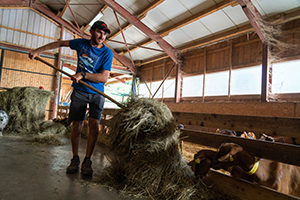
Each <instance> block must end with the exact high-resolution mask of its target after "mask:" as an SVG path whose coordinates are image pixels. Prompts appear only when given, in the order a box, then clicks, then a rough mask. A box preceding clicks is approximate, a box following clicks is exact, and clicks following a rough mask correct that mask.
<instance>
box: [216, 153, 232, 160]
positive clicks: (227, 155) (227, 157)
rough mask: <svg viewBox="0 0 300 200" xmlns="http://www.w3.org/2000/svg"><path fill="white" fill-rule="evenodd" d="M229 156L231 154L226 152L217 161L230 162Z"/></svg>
mask: <svg viewBox="0 0 300 200" xmlns="http://www.w3.org/2000/svg"><path fill="white" fill-rule="evenodd" d="M230 157H231V155H230V154H229V153H227V154H226V155H224V156H222V157H221V158H219V159H218V161H219V162H231V159H230Z"/></svg>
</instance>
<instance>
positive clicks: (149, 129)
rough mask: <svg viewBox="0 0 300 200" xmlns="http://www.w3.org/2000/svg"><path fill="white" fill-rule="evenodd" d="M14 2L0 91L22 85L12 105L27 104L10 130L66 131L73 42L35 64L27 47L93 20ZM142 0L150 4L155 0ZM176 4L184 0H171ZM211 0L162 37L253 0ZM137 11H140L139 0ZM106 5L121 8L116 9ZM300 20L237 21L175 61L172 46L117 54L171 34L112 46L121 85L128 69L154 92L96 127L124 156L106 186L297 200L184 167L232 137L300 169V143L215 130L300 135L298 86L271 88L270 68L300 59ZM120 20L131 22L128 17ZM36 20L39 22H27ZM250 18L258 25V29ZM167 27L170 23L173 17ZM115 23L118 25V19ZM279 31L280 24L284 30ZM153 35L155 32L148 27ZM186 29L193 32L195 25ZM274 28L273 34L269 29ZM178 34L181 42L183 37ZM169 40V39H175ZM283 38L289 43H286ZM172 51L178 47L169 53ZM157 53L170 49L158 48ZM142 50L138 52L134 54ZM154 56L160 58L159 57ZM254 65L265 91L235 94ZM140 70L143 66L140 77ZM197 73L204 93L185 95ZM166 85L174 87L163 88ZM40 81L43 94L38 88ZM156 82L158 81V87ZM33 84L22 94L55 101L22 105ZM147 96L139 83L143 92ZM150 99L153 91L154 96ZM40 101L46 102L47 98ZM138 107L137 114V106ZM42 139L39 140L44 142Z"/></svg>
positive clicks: (153, 193)
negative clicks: (222, 87)
mask: <svg viewBox="0 0 300 200" xmlns="http://www.w3.org/2000/svg"><path fill="white" fill-rule="evenodd" d="M0 1H1V0H0ZM41 1H42V0H41ZM124 1H125V0H124ZM12 2H13V3H15V4H18V3H19V4H20V5H21V7H22V8H21V9H19V8H15V7H13V6H12V5H8V4H9V2H8V1H5V0H4V1H1V3H3V5H6V6H4V7H1V9H0V13H1V14H2V15H0V16H1V18H0V19H1V20H0V25H1V26H0V30H1V41H0V55H1V57H0V86H1V87H0V90H1V91H0V97H1V93H2V95H3V94H4V93H6V94H7V93H8V92H9V91H12V90H18V91H22V92H21V93H17V95H14V98H11V97H9V98H7V99H6V101H9V100H11V102H17V104H18V106H15V108H20V110H21V111H24V112H25V113H23V115H22V116H20V118H22V117H23V118H22V120H23V121H21V120H14V121H13V122H14V123H11V124H8V126H7V130H13V129H14V128H15V127H17V130H18V131H19V132H22V131H24V130H25V131H27V128H28V127H29V128H28V130H29V129H30V130H31V129H34V133H37V132H39V133H46V134H48V133H49V132H60V131H61V132H66V131H67V130H66V128H65V127H64V126H62V125H61V126H60V125H57V124H56V125H57V130H52V129H50V128H51V127H52V125H53V122H52V121H53V120H55V119H59V120H63V119H67V118H68V114H69V106H65V105H64V103H65V104H68V103H69V102H70V95H71V93H72V87H71V84H72V81H71V79H70V78H68V77H65V76H63V75H62V74H61V73H59V71H60V70H61V69H68V70H71V72H73V73H75V71H76V67H75V66H76V64H77V63H76V62H77V57H76V55H75V53H74V52H73V51H72V50H70V49H66V48H62V49H60V50H59V51H56V50H54V51H48V52H43V53H42V54H41V59H42V60H45V61H46V62H47V63H48V64H46V65H45V64H44V63H42V62H38V61H36V60H34V61H32V60H29V59H28V52H29V51H31V50H32V49H34V48H37V47H38V46H40V45H43V44H44V43H46V41H47V42H50V41H58V40H65V39H67V40H71V39H75V38H79V37H81V36H80V35H81V34H86V30H87V28H88V25H86V27H83V29H82V30H83V31H82V30H80V31H79V32H78V30H77V28H76V27H75V26H74V24H73V25H70V24H69V22H67V21H65V20H64V19H62V18H59V17H58V15H63V12H65V10H67V9H68V6H67V5H65V7H64V9H62V10H63V12H62V13H58V14H57V15H56V14H53V13H49V12H50V11H49V10H45V7H43V6H40V5H39V3H37V2H36V3H31V2H35V1H30V5H29V6H28V7H23V6H24V5H25V4H27V2H25V1H21V0H14V1H12ZM68 2H70V1H68ZM101 2H105V3H106V4H107V5H103V7H101V10H102V11H103V10H105V9H108V8H109V7H114V6H111V4H110V3H115V2H116V1H111V0H103V1H101ZM136 2H139V1H136ZM140 2H142V1H140ZM143 2H144V3H145V2H148V3H149V2H150V1H143ZM163 2H165V3H166V2H170V1H168V0H165V1H161V0H157V1H153V2H152V3H151V4H150V5H148V6H149V7H148V9H151V8H154V7H156V6H159V5H160V4H162V3H163ZM172 2H177V3H178V2H183V1H175V0H172ZM186 2H187V1H186ZM189 2H190V3H191V2H196V1H189ZM211 2H213V3H212V4H214V5H212V6H208V7H207V8H206V9H204V10H202V9H200V10H201V11H200V12H198V13H197V14H195V15H194V16H191V17H189V18H185V19H182V20H181V17H184V15H181V17H178V16H177V17H176V19H175V20H174V21H173V22H172V25H169V27H165V28H164V29H161V30H159V36H161V37H168V36H170V37H171V36H172V35H173V34H174V32H176V31H174V29H175V28H174V27H175V26H176V27H185V28H187V27H186V25H191V24H192V23H193V22H195V21H197V20H200V19H204V18H205V17H207V16H208V15H209V14H217V12H218V11H221V10H222V9H225V8H229V9H236V8H237V7H236V6H241V8H242V9H245V8H246V7H247V6H246V5H243V2H251V1H249V0H243V1H241V0H232V1H231V0H230V1H229V0H224V1H216V0H214V1H211ZM211 2H210V3H211ZM216 2H218V3H216ZM66 4H67V3H66ZM99 4H100V3H99ZM108 5H110V6H108ZM171 5H172V4H171ZM95 7H96V6H95ZM115 7H116V6H115ZM132 7H133V8H134V6H132ZM166 7H167V6H166ZM120 9H121V8H120ZM148 9H144V8H143V9H142V8H140V10H139V11H138V12H137V13H138V14H139V15H138V16H139V18H141V19H142V17H144V16H147V12H148ZM42 11H44V12H42ZM109 11H111V13H113V12H114V10H112V9H111V10H109ZM41 12H42V14H41ZM78 12H79V11H78ZM224 12H225V11H224ZM124 13H125V11H124V12H123V14H124ZM188 13H190V11H188ZM97 14H98V12H97ZM125 14H128V13H125ZM256 14H257V13H256ZM224 16H225V15H224ZM299 16H300V13H299V9H295V10H292V11H290V12H289V13H280V14H279V15H276V16H270V17H266V20H265V21H267V22H269V24H268V23H266V24H264V23H262V21H261V19H260V20H249V21H251V23H250V22H249V23H247V24H239V26H236V27H235V28H236V29H234V30H229V29H224V30H222V32H220V33H219V32H218V31H216V32H214V34H212V35H205V37H203V38H194V40H191V41H190V42H187V43H183V44H181V45H179V46H178V51H177V49H176V51H175V50H174V52H177V53H178V54H180V56H178V57H180V59H179V60H180V62H177V63H175V61H174V60H175V59H174V56H175V55H177V54H176V53H174V52H172V51H171V50H172V48H170V49H171V50H170V49H168V48H165V46H164V48H162V49H163V50H165V51H166V52H168V53H169V54H168V53H167V54H163V55H162V56H154V57H152V58H149V59H143V60H135V62H134V64H136V66H137V68H132V65H131V63H130V62H129V61H128V59H122V57H120V55H121V54H122V55H126V54H127V53H128V52H131V51H134V50H135V49H140V46H146V45H147V44H148V43H151V42H153V43H154V46H158V44H160V43H164V42H165V41H164V40H161V41H159V42H158V41H156V40H155V38H154V39H153V38H151V39H150V37H149V38H144V40H143V41H142V42H140V43H139V44H140V45H136V46H135V47H131V49H130V50H128V49H127V48H125V47H124V46H123V47H122V48H120V49H118V48H116V51H119V52H118V53H116V52H114V56H115V57H116V58H117V59H116V58H114V60H113V63H112V66H113V70H114V71H113V70H112V72H111V79H113V78H116V80H118V81H121V82H125V79H121V78H119V79H117V78H118V77H119V75H120V74H122V73H127V75H128V74H130V75H134V77H135V78H136V75H138V76H139V80H140V88H146V91H147V92H146V93H145V94H143V95H142V98H136V99H135V98H133V97H132V98H133V99H132V100H131V101H129V102H122V103H121V102H119V103H120V104H122V105H121V106H120V105H119V107H121V108H118V109H115V108H105V109H104V111H103V113H102V119H101V121H100V126H99V130H100V134H99V137H98V141H99V142H100V143H103V144H105V145H106V146H108V147H111V148H112V149H113V150H112V151H116V152H118V154H119V158H118V159H115V160H112V167H110V168H107V169H106V170H107V171H105V173H106V176H105V173H104V174H103V175H104V176H103V177H101V178H102V180H103V181H105V182H101V184H104V185H106V186H107V187H108V188H117V189H118V190H119V191H121V192H124V193H126V192H128V193H131V194H133V195H136V196H137V197H141V196H148V197H149V196H150V198H151V197H152V198H153V199H190V198H191V197H193V198H195V199H241V200H252V199H272V200H293V199H299V198H300V197H295V196H291V195H287V194H284V193H281V192H278V191H276V190H273V189H270V188H268V187H264V186H261V185H258V184H254V183H250V182H247V181H245V180H242V179H236V178H232V177H230V175H228V172H227V173H223V172H224V171H219V170H213V169H210V170H209V172H208V174H207V175H206V176H205V177H204V178H203V179H200V178H196V177H195V176H194V175H193V173H192V171H191V169H190V168H189V166H188V165H187V163H188V162H189V161H191V160H192V159H193V156H194V154H195V153H196V152H197V151H199V150H200V149H217V148H218V147H219V146H220V145H221V144H222V143H227V142H232V143H236V144H239V145H240V146H242V147H243V148H244V149H245V150H246V151H247V152H249V153H250V154H252V155H254V156H257V157H259V158H265V159H270V160H274V161H278V162H282V163H286V164H289V165H294V166H300V156H299V152H300V146H299V145H291V144H287V143H277V142H269V141H260V140H253V139H246V138H238V137H233V136H227V135H220V134H216V129H230V130H240V131H247V132H254V133H255V134H256V137H259V135H260V134H261V133H264V134H267V135H270V136H284V137H288V138H294V139H296V140H300V135H299V133H300V103H299V102H300V93H299V91H298V92H295V93H293V92H291V93H276V92H273V91H272V84H273V82H272V80H273V79H272V70H273V68H272V65H270V62H269V61H272V63H273V64H278V63H287V62H292V61H299V59H300V48H299V38H300V18H299ZM122 17H123V18H124V19H127V18H129V20H130V19H131V18H130V17H128V15H126V16H122ZM132 17H134V16H132ZM33 18H35V19H36V21H35V22H38V23H33V20H29V19H33ZM245 18H246V19H248V18H247V17H245ZM16 19H19V20H21V19H23V20H24V21H26V23H19V22H18V20H16ZM178 20H179V21H178ZM180 20H181V21H180ZM27 21H28V24H27ZM110 21H115V20H114V19H113V20H110ZM145 21H147V20H145ZM177 21H178V22H177ZM129 22H130V23H128V24H130V25H132V24H133V25H134V26H133V27H135V28H136V27H138V28H140V29H143V30H144V29H146V28H145V27H144V26H142V25H141V24H139V23H135V20H133V21H129ZM247 22H248V21H247ZM124 23H125V22H124ZM173 23H175V24H173ZM203 23H204V22H203ZM253 23H256V24H254V25H253ZM128 24H127V25H126V26H124V27H123V31H125V30H126V29H129V30H130V28H132V27H130V25H128ZM165 24H166V25H168V23H165ZM270 24H271V26H270ZM25 25H26V26H25ZM114 25H115V26H116V27H117V23H116V22H114ZM163 25H164V24H163ZM198 26H199V24H198ZM74 27H75V28H74ZM116 27H114V31H113V32H115V33H116V34H115V35H112V38H109V39H108V40H107V41H106V42H107V43H106V45H108V46H109V45H110V44H112V43H113V38H114V37H116V35H117V33H119V29H118V28H116ZM195 27H196V26H195ZM278 27H280V29H277V28H278ZM119 28H121V27H119ZM30 29H32V31H30ZM176 30H177V29H176ZM259 30H261V31H262V30H263V32H259ZM278 30H280V33H279V34H277V33H278V32H277V31H278ZM151 31H152V30H151ZM173 31H174V32H173ZM121 32H122V31H121ZM149 32H150V31H149V30H148V32H147V33H149ZM178 32H179V31H178ZM178 32H177V33H178ZM187 32H192V33H194V32H195V33H196V30H195V31H194V30H193V31H187ZM272 32H273V33H274V34H275V33H276V34H275V35H272ZM151 33H152V32H151ZM153 33H154V32H153ZM195 35H197V34H195ZM270 35H271V36H275V39H274V38H272V37H271V38H270V37H268V36H270ZM83 36H86V35H83ZM156 36H157V35H156ZM264 36H265V37H264ZM17 38H18V39H19V40H17ZM177 39H178V40H179V39H181V38H180V37H179V36H177ZM273 39H274V40H273ZM169 41H172V39H170V38H169ZM174 41H175V40H174ZM125 43H126V42H125ZM286 44H288V45H287V46H286ZM152 45H153V44H152ZM150 46H151V45H150ZM166 46H168V45H166ZM168 47H170V46H168ZM156 50H157V49H156ZM168 50H170V51H171V54H170V51H168ZM144 51H146V50H144ZM158 52H160V53H161V52H163V51H162V50H159V51H158ZM119 54H120V55H119ZM137 55H139V54H138V53H137ZM141 55H142V54H141ZM153 55H156V54H154V53H153ZM128 57H130V56H127V58H128ZM181 58H184V59H181ZM124 60H125V61H124ZM121 61H123V62H121ZM124 63H125V64H124ZM47 65H53V66H55V67H56V66H57V67H58V68H59V69H60V70H58V71H57V70H55V69H53V68H50V67H48V66H47ZM252 67H258V68H259V69H260V71H259V72H261V80H260V83H261V85H259V86H258V90H259V92H258V93H254V94H252V93H250V94H242V95H240V94H236V93H234V92H233V91H232V88H231V86H232V85H233V81H232V79H233V73H234V72H236V71H238V70H243V69H248V68H252ZM136 69H138V70H137V71H138V73H137V74H136V72H137V71H135V70H136ZM222 72H226V85H227V86H228V88H226V91H225V93H224V94H221V95H214V94H213V95H210V94H209V91H208V90H207V88H206V85H207V82H206V79H208V77H209V76H210V75H211V74H216V73H222ZM119 73H120V74H119ZM191 77H198V79H197V82H192V84H191V86H190V87H191V88H193V87H194V88H198V89H199V91H201V92H199V91H197V92H195V94H192V95H191V94H188V95H185V96H184V95H183V94H182V93H183V92H184V86H185V85H184V84H185V83H187V82H188V81H187V80H188V78H191ZM199 77H201V78H199ZM239 80H242V79H239ZM167 81H169V82H168V83H170V85H167V84H166V82H167ZM185 81H186V82H185ZM218 81H220V80H219V79H215V80H214V82H218ZM246 82H248V83H250V84H249V85H251V86H252V85H253V84H252V79H250V80H249V79H247V81H246ZM253 82H255V81H253ZM237 84H239V82H238V83H237ZM199 85H200V86H199ZM40 86H41V88H43V90H42V89H38V88H39V87H40ZM158 86H159V87H160V86H161V87H160V88H158ZM238 86H240V85H238ZM169 87H171V88H173V90H172V95H173V94H174V95H173V96H172V95H169V94H167V92H166V91H167V89H168V88H169ZM31 89H32V91H30V92H29V95H25V96H26V98H33V99H34V98H35V97H39V95H41V94H46V95H48V96H49V100H47V99H46V97H44V98H45V99H43V98H38V99H34V101H33V103H32V104H31V106H30V107H29V108H26V109H25V108H23V107H22V106H23V103H24V101H23V100H22V99H23V98H25V97H24V96H23V94H24V93H25V91H27V90H31ZM142 92H143V91H142V89H141V91H140V93H142ZM153 95H156V96H154V98H155V99H154V98H153ZM48 96H47V98H48ZM41 100H43V103H40V101H41ZM136 101H137V102H138V103H137V102H136ZM25 103H26V102H25ZM123 103H124V105H125V106H123ZM116 104H118V103H116ZM0 105H1V106H2V107H1V108H0V109H6V108H7V107H6V106H8V104H6V103H4V104H3V105H2V104H1V103H0ZM37 105H38V106H37ZM41 107H44V108H41ZM43 109H45V110H43ZM11 110H13V109H11ZM32 110H35V111H37V113H38V114H37V117H36V118H37V119H38V120H34V122H32V121H30V120H31V119H32V115H31V113H30V112H31V111H32ZM135 110H138V111H139V112H134V111H135ZM10 114H11V116H10V117H12V118H13V116H14V112H13V111H12V112H11V113H10ZM44 114H45V115H44ZM13 119H14V118H13ZM126 120H127V121H126ZM25 122H26V124H25ZM27 122H32V123H27ZM120 122H121V123H120ZM125 122H126V123H125ZM160 125H162V126H160ZM176 125H182V126H184V129H181V130H179V129H178V128H176ZM24 127H25V128H24ZM139 130H142V131H144V132H145V135H141V134H140V132H139ZM27 132H29V131H27ZM82 133H83V134H85V135H87V134H88V125H87V121H85V125H84V130H83V132H82ZM119 134H120V135H119ZM4 137H5V132H4ZM46 139H47V138H46ZM132 141H134V142H136V143H133V142H132ZM36 142H39V141H38V139H37V140H36ZM180 143H181V144H182V152H181V151H180V148H181V147H180ZM117 150H118V151H117ZM128 152H129V153H128ZM151 153H153V154H151ZM153 155H154V156H153ZM161 161H163V162H161ZM126 178H127V179H126ZM174 183H176V184H174ZM145 188H146V189H145Z"/></svg>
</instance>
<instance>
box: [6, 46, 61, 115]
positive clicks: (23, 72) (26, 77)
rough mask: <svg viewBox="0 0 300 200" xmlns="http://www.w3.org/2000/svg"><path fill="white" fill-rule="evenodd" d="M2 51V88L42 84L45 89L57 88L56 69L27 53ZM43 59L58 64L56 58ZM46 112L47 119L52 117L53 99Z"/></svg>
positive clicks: (50, 100)
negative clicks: (33, 58) (32, 58)
mask: <svg viewBox="0 0 300 200" xmlns="http://www.w3.org/2000/svg"><path fill="white" fill-rule="evenodd" d="M1 52H3V53H4V54H3V55H4V56H3V60H1V62H2V68H1V82H0V87H1V88H13V87H26V86H32V87H40V86H42V87H43V88H44V89H45V90H49V91H54V90H55V80H56V73H55V70H54V69H52V68H50V67H47V66H46V65H44V64H43V63H41V62H38V61H36V60H30V59H29V58H28V54H26V53H19V52H14V51H9V50H3V49H2V50H1ZM43 59H45V60H46V61H48V62H50V63H51V64H53V65H56V60H54V59H50V58H43ZM45 114H46V119H51V116H52V99H49V101H48V103H47V106H46V113H45Z"/></svg>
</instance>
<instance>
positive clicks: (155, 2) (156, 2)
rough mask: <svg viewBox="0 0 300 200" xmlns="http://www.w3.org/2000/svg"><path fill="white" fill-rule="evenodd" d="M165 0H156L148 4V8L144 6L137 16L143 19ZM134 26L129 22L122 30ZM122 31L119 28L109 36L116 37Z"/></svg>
mask: <svg viewBox="0 0 300 200" xmlns="http://www.w3.org/2000/svg"><path fill="white" fill-rule="evenodd" d="M164 1H165V0H155V1H154V2H152V3H151V4H150V5H149V6H147V7H146V8H144V9H143V10H142V11H141V12H139V13H138V14H137V18H138V19H139V20H141V19H143V18H144V17H145V16H146V15H147V13H148V12H149V11H150V10H151V9H154V8H155V7H156V6H158V5H159V4H161V3H162V2H164ZM131 26H132V24H131V23H127V24H125V26H123V27H122V31H125V30H126V29H128V28H130V27H131ZM120 33H121V31H120V30H118V31H117V32H115V33H114V34H113V35H111V36H110V37H109V39H112V38H115V37H116V36H118V35H119V34H120Z"/></svg>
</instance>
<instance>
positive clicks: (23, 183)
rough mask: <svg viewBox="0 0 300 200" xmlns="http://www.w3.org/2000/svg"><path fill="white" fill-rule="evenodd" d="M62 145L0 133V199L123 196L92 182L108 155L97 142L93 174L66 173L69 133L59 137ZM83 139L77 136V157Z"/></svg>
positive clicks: (74, 199)
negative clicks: (38, 143) (52, 144)
mask: <svg viewBox="0 0 300 200" xmlns="http://www.w3.org/2000/svg"><path fill="white" fill-rule="evenodd" d="M60 140H61V141H62V142H64V143H65V145H62V146H51V145H31V144H30V143H29V142H28V136H27V137H26V136H10V135H4V136H3V137H0V200H27V199H28V200H41V199H42V200H47V199H51V200H53V199H55V200H57V199H58V200H60V199H62V200H64V199H66V200H77V199H80V200H81V199H82V200H83V199H84V200H89V199H93V200H94V199H98V200H124V199H126V198H122V197H120V196H119V195H118V193H117V191H109V190H108V189H107V188H105V187H104V186H101V185H99V184H96V181H97V179H98V180H99V175H100V172H101V170H102V169H103V167H104V166H105V165H107V164H108V161H107V158H108V157H110V156H111V155H110V154H109V151H108V149H107V148H106V147H105V146H104V145H101V144H100V143H98V144H97V146H96V148H95V152H94V155H93V157H92V161H93V165H92V167H93V170H94V175H93V177H92V178H87V177H84V176H82V175H81V173H76V174H67V173H66V167H67V166H68V165H69V164H70V159H71V158H72V154H71V143H70V140H69V136H65V137H61V138H60ZM85 147H86V139H83V138H82V140H81V146H80V153H79V156H80V159H81V161H83V159H84V156H85Z"/></svg>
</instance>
